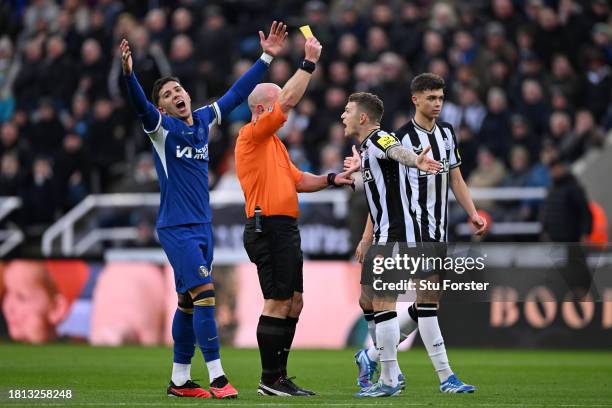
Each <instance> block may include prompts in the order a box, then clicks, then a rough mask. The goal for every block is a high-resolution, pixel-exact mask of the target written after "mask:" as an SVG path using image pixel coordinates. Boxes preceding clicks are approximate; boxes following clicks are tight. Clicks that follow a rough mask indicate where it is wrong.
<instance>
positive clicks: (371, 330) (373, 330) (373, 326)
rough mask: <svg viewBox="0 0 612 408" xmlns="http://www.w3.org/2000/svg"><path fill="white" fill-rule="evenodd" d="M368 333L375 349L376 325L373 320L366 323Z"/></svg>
mask: <svg viewBox="0 0 612 408" xmlns="http://www.w3.org/2000/svg"><path fill="white" fill-rule="evenodd" d="M368 332H369V333H370V337H371V338H372V344H374V347H376V323H375V322H374V319H372V320H369V321H368Z"/></svg>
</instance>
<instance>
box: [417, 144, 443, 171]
mask: <svg viewBox="0 0 612 408" xmlns="http://www.w3.org/2000/svg"><path fill="white" fill-rule="evenodd" d="M430 150H431V146H427V147H426V148H424V149H423V151H422V152H421V154H419V156H418V157H417V159H416V162H415V164H416V167H417V168H418V169H419V170H421V171H424V172H426V173H431V174H438V173H439V172H440V170H442V165H441V164H440V162H437V161H435V160H434V159H432V158H431V157H429V156H427V153H428V152H429V151H430Z"/></svg>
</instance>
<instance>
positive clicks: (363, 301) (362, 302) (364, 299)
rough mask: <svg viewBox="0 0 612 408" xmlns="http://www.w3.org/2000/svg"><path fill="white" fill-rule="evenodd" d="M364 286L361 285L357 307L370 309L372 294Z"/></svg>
mask: <svg viewBox="0 0 612 408" xmlns="http://www.w3.org/2000/svg"><path fill="white" fill-rule="evenodd" d="M369 292H370V291H369V290H368V288H366V287H363V286H362V287H361V294H360V295H359V307H361V310H372V294H371V293H369Z"/></svg>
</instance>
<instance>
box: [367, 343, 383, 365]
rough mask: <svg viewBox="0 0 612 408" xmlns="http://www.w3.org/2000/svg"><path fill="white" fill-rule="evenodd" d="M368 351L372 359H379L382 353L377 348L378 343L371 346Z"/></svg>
mask: <svg viewBox="0 0 612 408" xmlns="http://www.w3.org/2000/svg"><path fill="white" fill-rule="evenodd" d="M367 353H368V358H369V359H370V360H372V361H378V358H379V357H380V353H379V352H378V349H377V348H376V345H373V346H370V348H369V349H368V351H367Z"/></svg>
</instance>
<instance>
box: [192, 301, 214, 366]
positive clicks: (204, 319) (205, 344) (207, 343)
mask: <svg viewBox="0 0 612 408" xmlns="http://www.w3.org/2000/svg"><path fill="white" fill-rule="evenodd" d="M193 330H194V332H195V337H196V339H197V341H198V346H200V349H201V350H202V354H203V355H204V361H206V362H209V361H213V360H218V359H219V358H220V356H219V336H218V335H217V324H216V322H215V291H214V290H205V291H204V292H202V293H200V294H199V295H198V296H196V297H195V298H194V299H193Z"/></svg>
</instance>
